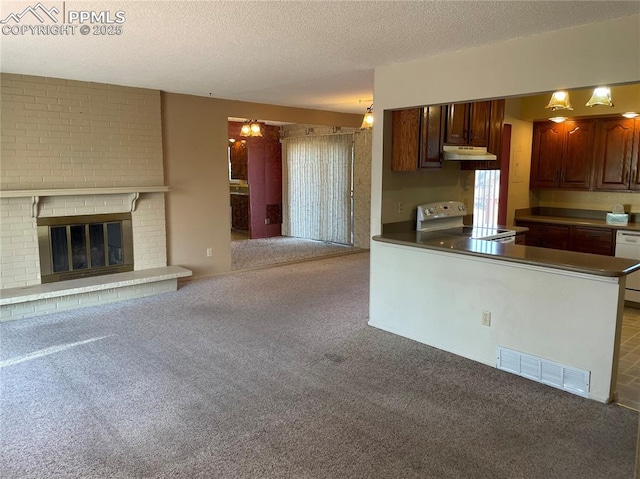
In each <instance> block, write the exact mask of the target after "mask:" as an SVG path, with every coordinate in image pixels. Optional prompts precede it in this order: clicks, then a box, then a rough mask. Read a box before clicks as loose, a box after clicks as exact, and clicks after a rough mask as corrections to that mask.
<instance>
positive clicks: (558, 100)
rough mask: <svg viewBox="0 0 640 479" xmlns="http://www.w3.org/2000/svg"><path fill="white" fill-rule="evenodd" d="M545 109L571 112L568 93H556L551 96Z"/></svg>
mask: <svg viewBox="0 0 640 479" xmlns="http://www.w3.org/2000/svg"><path fill="white" fill-rule="evenodd" d="M545 108H550V109H551V111H556V110H573V107H572V106H571V102H570V101H569V93H567V92H566V91H562V90H561V91H556V92H554V93H553V95H551V99H550V100H549V104H548V105H547V106H545Z"/></svg>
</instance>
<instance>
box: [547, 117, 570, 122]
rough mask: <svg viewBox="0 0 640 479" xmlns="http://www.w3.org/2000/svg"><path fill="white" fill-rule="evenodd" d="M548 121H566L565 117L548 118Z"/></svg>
mask: <svg viewBox="0 0 640 479" xmlns="http://www.w3.org/2000/svg"><path fill="white" fill-rule="evenodd" d="M549 120H551V121H553V122H554V123H562V122H563V121H567V117H566V116H554V117H551V118H549Z"/></svg>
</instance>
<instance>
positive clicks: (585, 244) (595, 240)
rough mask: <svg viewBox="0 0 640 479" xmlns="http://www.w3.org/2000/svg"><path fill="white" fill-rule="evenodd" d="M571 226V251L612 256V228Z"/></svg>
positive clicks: (613, 250)
mask: <svg viewBox="0 0 640 479" xmlns="http://www.w3.org/2000/svg"><path fill="white" fill-rule="evenodd" d="M572 228H573V238H572V240H573V248H572V249H573V251H580V252H581V253H593V254H602V255H605V256H613V254H614V252H615V234H614V230H613V229H609V228H589V227H586V226H572Z"/></svg>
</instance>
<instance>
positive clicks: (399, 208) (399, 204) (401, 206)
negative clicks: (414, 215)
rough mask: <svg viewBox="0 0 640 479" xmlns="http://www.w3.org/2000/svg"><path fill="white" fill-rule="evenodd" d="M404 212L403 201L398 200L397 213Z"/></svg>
mask: <svg viewBox="0 0 640 479" xmlns="http://www.w3.org/2000/svg"><path fill="white" fill-rule="evenodd" d="M402 213H404V203H403V202H402V201H398V214H399V215H401V214H402Z"/></svg>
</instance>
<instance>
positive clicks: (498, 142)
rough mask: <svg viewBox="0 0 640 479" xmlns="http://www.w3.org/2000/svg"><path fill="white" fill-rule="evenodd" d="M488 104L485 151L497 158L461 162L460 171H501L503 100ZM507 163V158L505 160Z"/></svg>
mask: <svg viewBox="0 0 640 479" xmlns="http://www.w3.org/2000/svg"><path fill="white" fill-rule="evenodd" d="M481 103H490V104H491V111H490V123H489V142H488V146H487V151H488V152H489V153H493V154H494V155H496V156H497V157H498V159H497V160H495V161H482V160H478V161H463V162H462V163H461V164H460V169H461V170H500V169H502V168H501V166H502V130H503V127H504V106H505V100H504V99H502V100H493V101H491V102H481ZM507 161H508V158H507Z"/></svg>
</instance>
